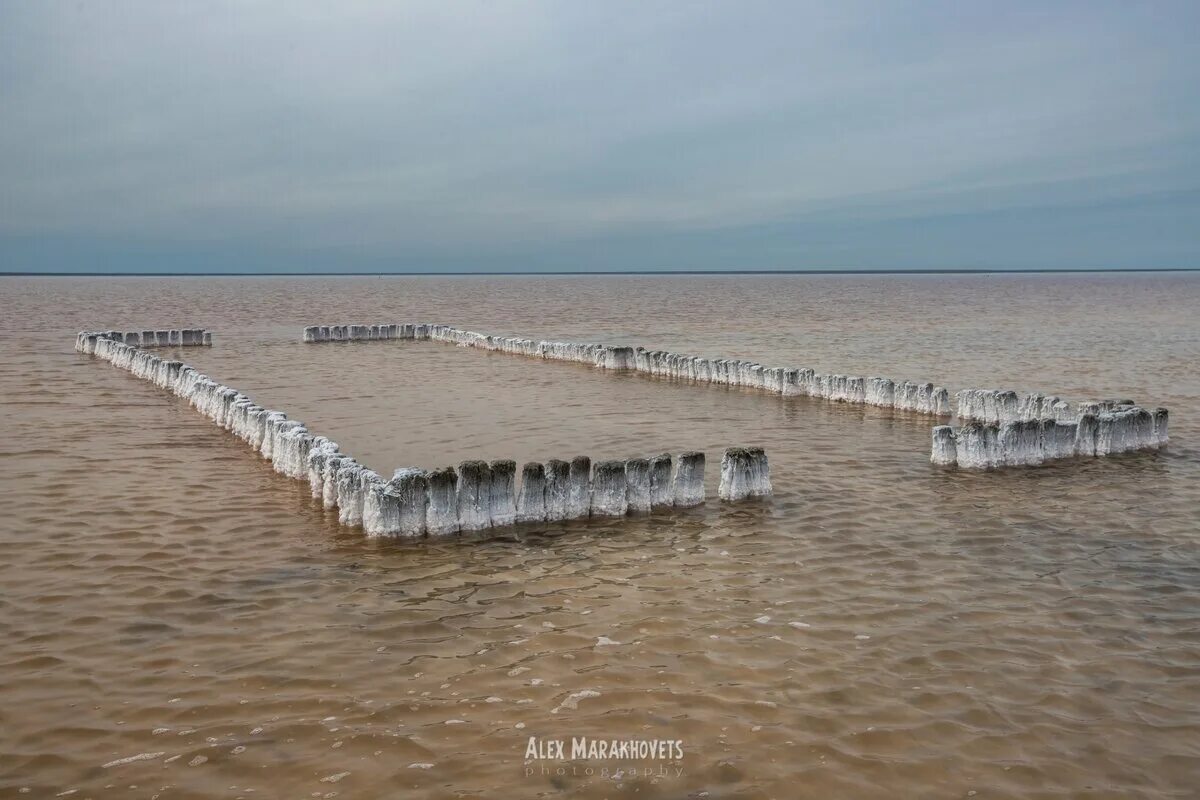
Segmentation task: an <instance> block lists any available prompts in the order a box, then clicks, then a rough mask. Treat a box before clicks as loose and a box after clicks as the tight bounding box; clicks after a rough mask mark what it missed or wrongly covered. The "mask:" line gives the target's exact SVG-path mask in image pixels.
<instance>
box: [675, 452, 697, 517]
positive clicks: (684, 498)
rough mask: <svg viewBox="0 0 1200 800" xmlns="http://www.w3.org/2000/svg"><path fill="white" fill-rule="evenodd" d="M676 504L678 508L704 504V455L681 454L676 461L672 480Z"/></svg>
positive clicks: (695, 453) (694, 453)
mask: <svg viewBox="0 0 1200 800" xmlns="http://www.w3.org/2000/svg"><path fill="white" fill-rule="evenodd" d="M672 490H673V494H674V502H673V503H672V505H674V506H676V507H678V508H688V507H690V506H698V505H700V504H701V503H703V502H704V453H701V452H699V451H689V452H686V453H680V454H679V458H677V459H676V461H675V476H674V478H673V479H672Z"/></svg>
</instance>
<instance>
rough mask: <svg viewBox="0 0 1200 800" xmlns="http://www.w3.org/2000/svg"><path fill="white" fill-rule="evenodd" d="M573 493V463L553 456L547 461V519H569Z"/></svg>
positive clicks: (549, 520)
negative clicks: (569, 507) (569, 505)
mask: <svg viewBox="0 0 1200 800" xmlns="http://www.w3.org/2000/svg"><path fill="white" fill-rule="evenodd" d="M570 494H571V465H570V464H568V463H567V462H566V461H559V460H558V459H556V458H552V459H550V460H549V461H547V462H546V492H545V498H546V521H547V522H555V521H557V520H563V519H568V518H569V517H568V504H569V502H570Z"/></svg>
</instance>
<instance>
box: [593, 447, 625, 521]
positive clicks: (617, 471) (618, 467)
mask: <svg viewBox="0 0 1200 800" xmlns="http://www.w3.org/2000/svg"><path fill="white" fill-rule="evenodd" d="M628 510H629V500H628V498H627V497H626V488H625V462H624V461H600V462H598V463H596V464H595V465H593V467H592V516H593V517H623V516H625V513H626V512H627V511H628Z"/></svg>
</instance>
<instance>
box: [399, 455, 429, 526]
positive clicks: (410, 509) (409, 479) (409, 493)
mask: <svg viewBox="0 0 1200 800" xmlns="http://www.w3.org/2000/svg"><path fill="white" fill-rule="evenodd" d="M391 485H392V487H393V490H394V491H395V494H396V502H397V505H398V506H399V519H398V520H397V523H396V535H398V536H410V537H411V536H424V535H425V515H426V508H427V507H428V505H429V473H427V472H425V470H423V469H416V468H413V467H401V468H400V469H398V470H396V472H395V473H394V474H393V475H392V480H391Z"/></svg>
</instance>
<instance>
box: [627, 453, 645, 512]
mask: <svg viewBox="0 0 1200 800" xmlns="http://www.w3.org/2000/svg"><path fill="white" fill-rule="evenodd" d="M625 502H626V505H627V508H628V510H629V513H631V514H644V513H647V512H649V511H650V462H649V461H647V460H646V459H644V458H631V459H629V460H628V461H626V462H625Z"/></svg>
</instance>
